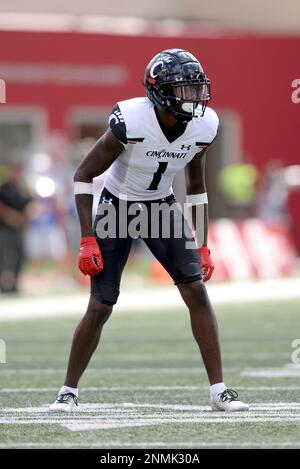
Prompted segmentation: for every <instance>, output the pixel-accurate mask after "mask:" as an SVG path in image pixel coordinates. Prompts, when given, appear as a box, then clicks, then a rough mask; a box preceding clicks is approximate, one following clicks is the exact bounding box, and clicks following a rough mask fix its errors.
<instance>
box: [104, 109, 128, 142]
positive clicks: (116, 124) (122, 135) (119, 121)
mask: <svg viewBox="0 0 300 469" xmlns="http://www.w3.org/2000/svg"><path fill="white" fill-rule="evenodd" d="M108 123H109V126H110V129H111V131H112V133H113V134H114V136H115V137H116V138H117V139H118V140H119V141H120V142H121V143H122V144H123V146H124V147H126V145H127V130H126V124H125V121H124V118H123V116H122V113H121V110H120V108H119V105H118V104H116V105H115V106H114V107H113V108H112V111H111V114H110V116H109V119H108Z"/></svg>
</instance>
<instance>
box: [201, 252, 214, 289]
mask: <svg viewBox="0 0 300 469" xmlns="http://www.w3.org/2000/svg"><path fill="white" fill-rule="evenodd" d="M198 252H199V256H200V263H201V275H202V280H203V282H207V280H209V279H210V277H211V276H212V273H213V271H214V268H215V266H214V263H213V261H212V258H211V255H210V250H209V249H208V247H207V246H202V247H201V248H199V249H198Z"/></svg>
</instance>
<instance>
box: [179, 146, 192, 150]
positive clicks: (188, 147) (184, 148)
mask: <svg viewBox="0 0 300 469" xmlns="http://www.w3.org/2000/svg"><path fill="white" fill-rule="evenodd" d="M191 148H192V145H181V150H190V149H191Z"/></svg>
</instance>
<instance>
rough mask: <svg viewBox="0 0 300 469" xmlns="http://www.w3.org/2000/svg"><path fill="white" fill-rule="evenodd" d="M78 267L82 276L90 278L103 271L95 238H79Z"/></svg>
mask: <svg viewBox="0 0 300 469" xmlns="http://www.w3.org/2000/svg"><path fill="white" fill-rule="evenodd" d="M78 267H79V269H80V270H81V272H82V273H83V274H84V275H90V276H91V277H92V276H93V275H97V274H100V272H101V270H102V269H103V261H102V255H101V251H100V249H99V246H98V243H97V240H96V238H94V237H93V236H86V237H85V238H81V241H80V251H79V257H78Z"/></svg>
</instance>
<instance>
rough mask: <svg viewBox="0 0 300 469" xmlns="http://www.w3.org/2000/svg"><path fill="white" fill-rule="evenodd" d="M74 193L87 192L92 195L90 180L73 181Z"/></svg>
mask: <svg viewBox="0 0 300 469" xmlns="http://www.w3.org/2000/svg"><path fill="white" fill-rule="evenodd" d="M74 194H75V195H78V194H89V195H93V194H94V193H93V183H91V182H80V181H76V182H74Z"/></svg>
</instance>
